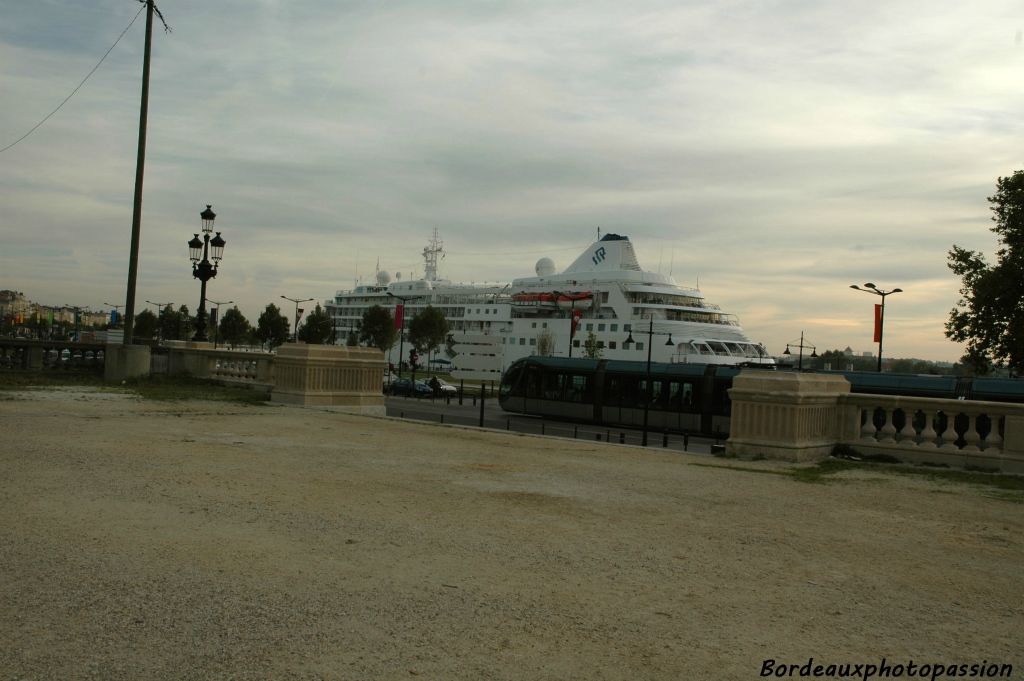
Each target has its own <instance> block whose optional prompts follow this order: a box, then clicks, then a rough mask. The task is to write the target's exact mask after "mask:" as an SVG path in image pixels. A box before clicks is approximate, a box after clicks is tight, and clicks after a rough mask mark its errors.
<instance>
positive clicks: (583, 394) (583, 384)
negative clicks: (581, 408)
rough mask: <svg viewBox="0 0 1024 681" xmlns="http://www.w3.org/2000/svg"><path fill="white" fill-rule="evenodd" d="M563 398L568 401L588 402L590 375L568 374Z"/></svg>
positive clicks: (589, 398)
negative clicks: (566, 387)
mask: <svg viewBox="0 0 1024 681" xmlns="http://www.w3.org/2000/svg"><path fill="white" fill-rule="evenodd" d="M567 385H568V389H567V390H566V393H565V399H566V400H567V401H569V402H590V400H591V395H590V377H589V376H569V382H568V384H567Z"/></svg>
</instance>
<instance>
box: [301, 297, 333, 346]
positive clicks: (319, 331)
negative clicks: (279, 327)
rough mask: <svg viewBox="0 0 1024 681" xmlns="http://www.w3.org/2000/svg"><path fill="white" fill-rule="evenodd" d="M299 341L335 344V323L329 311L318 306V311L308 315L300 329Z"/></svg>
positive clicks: (318, 304)
mask: <svg viewBox="0 0 1024 681" xmlns="http://www.w3.org/2000/svg"><path fill="white" fill-rule="evenodd" d="M299 340H300V341H302V342H303V343H310V344H314V345H326V344H329V343H333V342H334V323H333V322H332V321H331V316H330V315H329V314H327V310H325V309H323V308H322V307H320V303H317V304H316V309H315V310H313V311H312V312H310V313H309V314H308V315H306V321H304V322H303V323H302V326H301V327H299Z"/></svg>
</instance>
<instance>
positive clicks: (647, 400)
mask: <svg viewBox="0 0 1024 681" xmlns="http://www.w3.org/2000/svg"><path fill="white" fill-rule="evenodd" d="M655 333H657V334H658V335H664V334H665V332H664V331H655V330H654V317H651V318H650V319H649V324H648V328H647V381H646V389H645V390H644V392H645V393H646V394H645V395H644V435H643V440H642V442H641V445H642V446H644V447H646V446H647V423H648V417H649V414H650V410H651V345H652V343H653V341H654V334H655ZM633 342H634V341H633V328H632V326H630V329H629V337H628V338H626V340H625V342H624V343H623V344H622V345H623V347H626V346H628V345H629V344H631V343H633ZM665 345H674V343H673V342H672V333H671V332H669V333H668V340H667V341H665Z"/></svg>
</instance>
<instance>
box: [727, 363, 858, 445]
mask: <svg viewBox="0 0 1024 681" xmlns="http://www.w3.org/2000/svg"><path fill="white" fill-rule="evenodd" d="M732 385H733V387H732V389H731V390H730V391H729V397H730V398H731V400H732V414H731V418H730V421H729V440H728V441H727V442H726V443H725V450H726V454H727V455H732V456H739V457H743V458H752V457H764V458H768V459H781V460H783V461H816V460H820V459H824V458H825V457H827V456H828V455H829V454H831V452H832V448H833V447H834V446H835V445H836V444H837V443H839V442H840V441H842V433H843V431H844V430H845V429H846V428H847V427H848V424H847V423H845V412H846V410H845V407H844V405H843V399H842V397H843V396H844V395H847V394H849V392H850V383H849V381H847V380H846V379H845V378H843V377H842V376H838V375H830V374H805V373H799V372H791V371H769V370H765V369H744V370H743V371H742V372H740V374H739V376H737V377H736V378H735V379H733V383H732Z"/></svg>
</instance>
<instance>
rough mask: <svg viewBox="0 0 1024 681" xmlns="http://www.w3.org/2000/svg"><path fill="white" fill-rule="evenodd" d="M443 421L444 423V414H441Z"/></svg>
mask: <svg viewBox="0 0 1024 681" xmlns="http://www.w3.org/2000/svg"><path fill="white" fill-rule="evenodd" d="M441 423H444V414H441Z"/></svg>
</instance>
